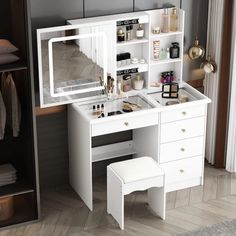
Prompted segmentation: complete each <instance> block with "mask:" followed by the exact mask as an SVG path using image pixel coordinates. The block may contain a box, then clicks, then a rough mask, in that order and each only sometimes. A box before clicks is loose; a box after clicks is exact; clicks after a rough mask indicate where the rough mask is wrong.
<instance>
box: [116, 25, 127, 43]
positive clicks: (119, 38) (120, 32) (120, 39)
mask: <svg viewBox="0 0 236 236" xmlns="http://www.w3.org/2000/svg"><path fill="white" fill-rule="evenodd" d="M117 41H118V42H123V41H125V33H124V31H123V30H122V28H119V29H118V30H117Z"/></svg>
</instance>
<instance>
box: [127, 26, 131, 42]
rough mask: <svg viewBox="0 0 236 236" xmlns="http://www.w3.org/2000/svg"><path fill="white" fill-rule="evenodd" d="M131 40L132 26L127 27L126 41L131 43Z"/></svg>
mask: <svg viewBox="0 0 236 236" xmlns="http://www.w3.org/2000/svg"><path fill="white" fill-rule="evenodd" d="M131 39H132V38H131V25H127V26H126V41H130V40H131Z"/></svg>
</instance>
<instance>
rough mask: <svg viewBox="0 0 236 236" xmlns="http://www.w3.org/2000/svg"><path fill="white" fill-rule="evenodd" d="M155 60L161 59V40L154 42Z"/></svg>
mask: <svg viewBox="0 0 236 236" xmlns="http://www.w3.org/2000/svg"><path fill="white" fill-rule="evenodd" d="M153 59H154V60H158V59H160V40H156V41H153Z"/></svg>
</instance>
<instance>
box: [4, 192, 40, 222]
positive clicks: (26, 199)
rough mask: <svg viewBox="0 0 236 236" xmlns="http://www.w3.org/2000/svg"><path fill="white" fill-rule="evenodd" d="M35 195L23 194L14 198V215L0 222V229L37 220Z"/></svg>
mask: <svg viewBox="0 0 236 236" xmlns="http://www.w3.org/2000/svg"><path fill="white" fill-rule="evenodd" d="M34 199H35V193H25V194H23V195H17V196H14V214H13V216H12V217H11V218H10V219H8V220H5V221H0V227H6V226H9V225H15V224H20V223H24V222H31V221H35V220H37V219H38V212H37V206H36V204H35V202H34V201H35V200H34Z"/></svg>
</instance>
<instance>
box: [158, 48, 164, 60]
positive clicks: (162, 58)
mask: <svg viewBox="0 0 236 236" xmlns="http://www.w3.org/2000/svg"><path fill="white" fill-rule="evenodd" d="M159 58H160V60H165V59H166V51H165V50H164V48H162V49H161V52H160V56H159Z"/></svg>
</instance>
